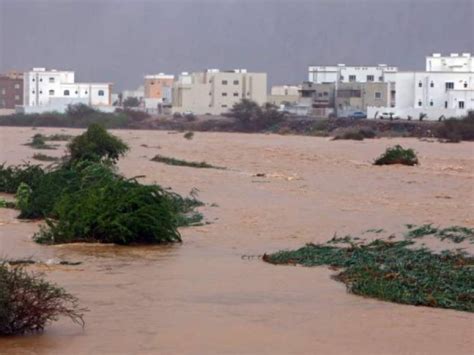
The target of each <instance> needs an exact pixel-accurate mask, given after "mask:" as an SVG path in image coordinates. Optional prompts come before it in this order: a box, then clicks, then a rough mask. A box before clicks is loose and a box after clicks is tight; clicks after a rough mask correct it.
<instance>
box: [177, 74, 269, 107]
mask: <svg viewBox="0 0 474 355" xmlns="http://www.w3.org/2000/svg"><path fill="white" fill-rule="evenodd" d="M242 99H249V100H253V101H255V102H257V103H258V104H260V105H263V104H264V103H266V102H267V74H266V73H249V72H247V71H246V70H244V69H238V70H228V71H219V70H217V69H210V70H207V71H204V72H196V73H191V74H189V73H182V74H181V75H180V77H179V79H178V80H177V81H176V82H175V84H174V87H173V112H180V113H183V112H192V113H195V114H198V115H199V114H206V113H210V114H213V115H219V114H222V113H225V112H227V111H229V109H230V108H232V106H233V105H234V104H235V103H237V102H239V101H241V100H242Z"/></svg>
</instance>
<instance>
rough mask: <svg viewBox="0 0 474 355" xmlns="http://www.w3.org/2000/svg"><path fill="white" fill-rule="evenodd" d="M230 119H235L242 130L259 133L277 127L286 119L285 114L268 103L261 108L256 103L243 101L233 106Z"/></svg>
mask: <svg viewBox="0 0 474 355" xmlns="http://www.w3.org/2000/svg"><path fill="white" fill-rule="evenodd" d="M229 116H230V117H234V118H235V119H236V120H237V122H238V124H239V125H240V128H241V130H244V131H259V130H266V129H269V128H271V127H272V126H276V125H278V124H279V123H281V122H282V121H283V119H284V118H285V115H284V113H282V112H280V111H278V109H277V107H276V106H275V105H272V104H269V103H266V104H264V105H263V106H259V105H258V104H257V103H256V102H255V101H252V100H249V99H242V100H241V101H240V102H238V103H236V104H234V106H232V108H231V110H230V112H229Z"/></svg>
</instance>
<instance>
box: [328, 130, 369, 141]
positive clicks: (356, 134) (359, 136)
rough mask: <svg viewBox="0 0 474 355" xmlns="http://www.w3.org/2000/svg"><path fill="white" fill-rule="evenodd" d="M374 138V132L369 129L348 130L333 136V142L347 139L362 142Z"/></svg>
mask: <svg viewBox="0 0 474 355" xmlns="http://www.w3.org/2000/svg"><path fill="white" fill-rule="evenodd" d="M375 136H376V134H375V132H374V131H373V130H372V129H369V128H360V129H349V130H346V131H344V132H342V133H341V134H337V135H336V136H334V138H333V140H340V139H349V140H356V141H362V140H364V139H365V138H374V137H375Z"/></svg>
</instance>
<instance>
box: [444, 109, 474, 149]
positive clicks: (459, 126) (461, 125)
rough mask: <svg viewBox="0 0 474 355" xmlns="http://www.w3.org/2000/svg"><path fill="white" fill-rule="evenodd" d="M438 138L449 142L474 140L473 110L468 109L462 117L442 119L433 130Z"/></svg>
mask: <svg viewBox="0 0 474 355" xmlns="http://www.w3.org/2000/svg"><path fill="white" fill-rule="evenodd" d="M435 134H436V136H437V137H438V138H441V139H444V140H445V141H447V142H450V143H457V142H460V141H462V140H463V141H473V140H474V111H469V112H468V114H467V115H466V116H465V117H463V118H462V119H458V118H450V119H448V120H445V121H442V122H441V124H440V126H439V127H438V129H437V130H436V131H435Z"/></svg>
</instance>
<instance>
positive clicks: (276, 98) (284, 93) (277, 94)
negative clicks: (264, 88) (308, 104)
mask: <svg viewBox="0 0 474 355" xmlns="http://www.w3.org/2000/svg"><path fill="white" fill-rule="evenodd" d="M300 91H301V85H278V86H272V88H271V90H270V95H268V97H267V100H268V102H269V103H271V104H273V105H276V106H282V105H283V106H288V105H291V104H297V103H298V102H299V99H300Z"/></svg>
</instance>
